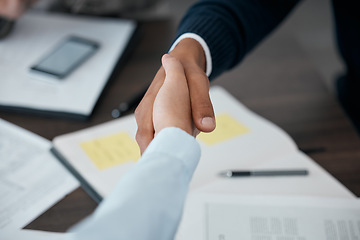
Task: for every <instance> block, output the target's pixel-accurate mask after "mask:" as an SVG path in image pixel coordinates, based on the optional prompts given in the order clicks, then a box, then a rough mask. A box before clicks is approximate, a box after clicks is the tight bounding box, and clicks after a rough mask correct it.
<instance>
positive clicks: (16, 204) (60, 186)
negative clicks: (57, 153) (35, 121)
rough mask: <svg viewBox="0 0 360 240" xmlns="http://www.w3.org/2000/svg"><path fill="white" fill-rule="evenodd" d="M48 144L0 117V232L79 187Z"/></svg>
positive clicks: (24, 222)
mask: <svg viewBox="0 0 360 240" xmlns="http://www.w3.org/2000/svg"><path fill="white" fill-rule="evenodd" d="M50 146H51V145H50V142H49V141H48V140H46V139H43V138H41V137H40V136H37V135H35V134H33V133H31V132H28V131H26V130H24V129H22V128H20V127H18V126H15V125H13V124H11V123H9V122H6V121H4V120H2V119H0V196H1V197H0V231H2V230H4V229H7V230H9V229H10V230H15V229H21V228H22V227H24V226H26V225H27V224H28V223H30V222H31V221H32V220H34V219H35V218H36V217H38V216H39V215H40V214H42V213H43V212H45V211H46V210H47V209H48V208H50V207H51V206H53V205H54V204H55V203H56V202H58V201H59V200H60V199H62V198H63V197H64V196H65V195H66V194H68V193H70V192H72V191H73V190H74V189H76V188H77V187H78V186H79V183H78V181H77V180H76V179H75V178H74V177H73V176H72V175H71V174H70V173H69V172H68V171H67V170H66V169H65V168H64V167H63V166H62V165H61V164H60V163H59V162H58V160H57V159H56V158H55V157H54V156H53V155H52V154H51V152H50ZM0 235H1V232H0Z"/></svg>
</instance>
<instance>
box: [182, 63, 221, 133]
mask: <svg viewBox="0 0 360 240" xmlns="http://www.w3.org/2000/svg"><path fill="white" fill-rule="evenodd" d="M185 74H186V79H187V83H188V86H189V91H190V99H191V109H192V117H193V121H194V124H195V126H196V128H197V129H198V130H200V131H202V132H211V131H213V130H214V129H215V127H216V122H215V115H214V109H213V106H212V103H211V100H210V96H209V86H210V84H209V79H208V78H207V76H206V74H205V73H204V72H203V71H202V70H201V69H200V68H199V69H197V68H194V67H191V68H187V67H185Z"/></svg>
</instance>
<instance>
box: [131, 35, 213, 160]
mask: <svg viewBox="0 0 360 240" xmlns="http://www.w3.org/2000/svg"><path fill="white" fill-rule="evenodd" d="M135 118H136V122H137V125H138V130H137V133H136V141H137V142H138V144H139V147H140V150H141V153H143V152H144V151H145V149H146V148H147V146H148V145H149V143H150V142H151V141H152V139H153V138H154V137H155V136H156V135H157V134H158V133H159V132H160V131H161V130H162V129H164V128H166V127H177V128H180V129H182V130H184V131H186V132H187V133H188V134H190V135H192V136H194V137H195V136H196V135H197V134H198V133H199V132H200V131H202V132H211V131H213V130H214V129H215V117H214V111H213V107H212V104H211V100H210V97H209V80H208V78H207V76H206V74H205V56H204V52H203V49H202V47H201V45H200V44H199V43H198V42H197V41H195V40H193V39H183V40H181V41H180V43H179V44H178V45H177V46H176V47H175V48H174V50H172V51H171V52H170V53H169V54H165V55H164V56H163V58H162V67H161V68H160V69H159V71H158V72H157V74H156V76H155V78H154V80H153V82H152V83H151V85H150V87H149V89H148V91H147V92H146V94H145V95H144V98H143V99H142V101H141V102H140V104H139V106H138V107H137V108H136V110H135Z"/></svg>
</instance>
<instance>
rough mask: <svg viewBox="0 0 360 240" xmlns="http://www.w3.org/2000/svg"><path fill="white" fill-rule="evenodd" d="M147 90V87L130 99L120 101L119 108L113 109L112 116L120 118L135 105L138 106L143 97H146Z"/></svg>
mask: <svg viewBox="0 0 360 240" xmlns="http://www.w3.org/2000/svg"><path fill="white" fill-rule="evenodd" d="M147 90H148V88H147V87H146V88H145V89H144V90H142V91H141V92H139V93H138V94H136V95H135V96H134V97H133V98H132V99H130V100H129V101H127V102H122V103H120V104H119V105H118V107H117V108H114V109H113V110H112V111H111V116H112V117H113V118H119V117H121V116H122V115H124V113H126V112H128V111H129V110H130V109H132V108H133V107H135V106H137V105H138V104H139V103H140V101H141V99H142V98H143V97H144V95H145V93H146V91H147Z"/></svg>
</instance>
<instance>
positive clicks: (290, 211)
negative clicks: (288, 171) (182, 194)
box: [177, 194, 360, 240]
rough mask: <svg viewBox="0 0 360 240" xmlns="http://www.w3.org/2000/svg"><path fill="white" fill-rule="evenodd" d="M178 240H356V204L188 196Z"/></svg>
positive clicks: (359, 209) (359, 231)
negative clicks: (185, 212)
mask: <svg viewBox="0 0 360 240" xmlns="http://www.w3.org/2000/svg"><path fill="white" fill-rule="evenodd" d="M186 211H187V213H188V214H186V215H184V218H183V225H182V227H181V228H180V229H179V232H178V235H177V239H178V240H180V239H187V240H191V239H194V240H195V239H206V240H215V239H216V240H225V239H226V240H232V239H244V240H248V239H249V240H250V239H251V240H257V239H286V240H318V239H334V240H340V239H349V240H350V239H359V238H360V225H359V223H360V201H359V200H358V199H355V198H353V199H337V198H322V197H282V196H251V197H249V196H239V195H210V194H193V195H191V196H190V197H189V199H188V202H187V208H186Z"/></svg>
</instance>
